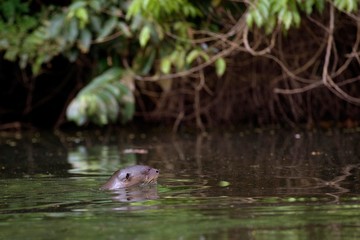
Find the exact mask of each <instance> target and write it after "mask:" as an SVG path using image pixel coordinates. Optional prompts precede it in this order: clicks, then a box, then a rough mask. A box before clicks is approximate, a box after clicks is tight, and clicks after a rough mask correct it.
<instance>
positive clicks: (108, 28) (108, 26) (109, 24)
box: [96, 17, 118, 41]
mask: <svg viewBox="0 0 360 240" xmlns="http://www.w3.org/2000/svg"><path fill="white" fill-rule="evenodd" d="M117 22H118V20H117V18H115V17H112V18H110V19H109V20H107V21H106V22H105V24H104V26H103V28H102V30H101V31H100V33H99V36H98V37H97V39H96V40H99V41H101V40H103V39H104V38H105V37H107V36H108V35H109V34H110V33H112V31H113V30H114V29H115V27H116V24H117Z"/></svg>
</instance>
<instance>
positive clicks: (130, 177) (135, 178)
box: [100, 165, 159, 190]
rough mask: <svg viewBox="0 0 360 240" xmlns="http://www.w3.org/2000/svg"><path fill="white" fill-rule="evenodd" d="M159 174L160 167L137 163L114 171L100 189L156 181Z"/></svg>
mask: <svg viewBox="0 0 360 240" xmlns="http://www.w3.org/2000/svg"><path fill="white" fill-rule="evenodd" d="M158 176H159V170H158V169H155V168H152V167H149V166H145V165H135V166H131V167H127V168H124V169H120V170H117V171H116V172H114V174H113V175H112V176H111V177H110V178H109V180H108V181H107V182H106V183H105V184H104V185H102V186H101V187H100V190H114V189H119V188H127V187H131V186H134V185H143V184H149V183H156V181H157V178H158Z"/></svg>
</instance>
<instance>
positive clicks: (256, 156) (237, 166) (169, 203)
mask: <svg viewBox="0 0 360 240" xmlns="http://www.w3.org/2000/svg"><path fill="white" fill-rule="evenodd" d="M159 132H161V131H155V130H154V131H148V132H139V131H134V132H129V131H123V130H108V131H94V132H85V131H84V132H74V133H63V132H57V133H51V134H50V133H46V132H28V133H8V132H3V133H1V134H0V174H1V175H0V176H1V178H0V186H1V187H0V239H201V240H202V239H253V240H259V239H297V240H298V239H359V238H360V185H359V183H360V133H359V131H356V130H351V131H350V130H346V131H345V130H331V131H325V132H321V131H313V132H296V131H281V130H271V131H270V130H266V131H265V130H264V131H260V130H257V131H255V130H254V131H223V132H216V133H208V134H200V135H194V134H185V133H183V134H177V135H173V134H170V133H159ZM134 164H147V165H149V166H152V167H154V168H158V169H160V176H159V179H158V184H157V185H155V186H145V187H133V188H129V189H121V190H118V191H100V190H99V186H100V185H101V184H103V183H104V182H105V181H106V180H107V179H108V178H109V176H111V174H112V173H113V172H114V171H115V170H117V169H119V168H121V167H124V166H129V165H134Z"/></svg>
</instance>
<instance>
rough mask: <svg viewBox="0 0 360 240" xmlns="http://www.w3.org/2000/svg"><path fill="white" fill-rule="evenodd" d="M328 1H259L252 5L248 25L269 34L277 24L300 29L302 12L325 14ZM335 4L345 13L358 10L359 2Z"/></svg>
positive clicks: (338, 0)
mask: <svg viewBox="0 0 360 240" xmlns="http://www.w3.org/2000/svg"><path fill="white" fill-rule="evenodd" d="M325 3H326V0H306V1H302V0H259V1H253V2H252V3H251V4H250V7H249V9H250V12H249V14H248V15H247V16H246V21H247V24H248V25H249V26H250V27H251V26H253V25H254V24H255V25H256V26H258V27H260V28H261V27H264V29H265V30H266V32H267V33H270V32H272V31H273V30H274V28H275V26H276V25H277V23H280V24H281V26H282V27H283V28H284V29H285V30H289V29H290V27H299V26H300V22H301V12H305V13H306V14H307V15H310V14H312V13H313V11H314V10H315V9H316V10H318V11H319V12H321V13H322V12H323V10H324V8H325ZM333 4H334V5H335V6H336V7H337V8H338V9H339V10H340V11H345V12H353V11H357V9H358V1H357V0H334V1H333Z"/></svg>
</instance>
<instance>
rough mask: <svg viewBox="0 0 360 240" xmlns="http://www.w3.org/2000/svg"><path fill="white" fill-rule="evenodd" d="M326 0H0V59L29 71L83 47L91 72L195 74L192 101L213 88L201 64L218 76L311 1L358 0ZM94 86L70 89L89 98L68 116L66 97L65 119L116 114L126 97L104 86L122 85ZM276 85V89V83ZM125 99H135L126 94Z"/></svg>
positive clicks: (347, 7) (165, 86)
mask: <svg viewBox="0 0 360 240" xmlns="http://www.w3.org/2000/svg"><path fill="white" fill-rule="evenodd" d="M328 2H329V3H327V2H326V1H325V0H308V1H298V0H282V1H277V0H259V1H245V2H231V3H228V2H227V1H190V0H173V1H171V0H164V1H157V0H148V1H142V0H133V1H118V0H111V1H109V0H90V1H87V0H77V1H75V0H73V1H71V3H70V5H68V6H66V7H59V6H45V7H42V8H41V10H39V11H38V12H36V13H32V14H31V15H30V14H29V3H31V1H29V3H22V2H21V1H20V0H16V1H12V0H5V1H2V3H0V13H1V16H2V18H1V17H0V29H1V32H0V51H3V52H4V58H5V59H7V60H10V61H19V63H20V66H21V67H22V68H26V67H28V66H30V67H31V70H32V73H33V74H34V75H37V74H40V73H41V69H42V67H43V64H44V63H48V62H50V61H51V60H52V59H54V57H56V56H58V55H63V56H65V57H66V58H67V59H68V60H69V61H72V62H76V61H78V60H79V59H81V57H83V56H84V55H87V56H88V57H89V58H90V59H92V60H93V61H96V63H97V68H95V69H94V72H93V73H92V74H93V76H97V75H98V74H99V73H102V72H104V71H106V70H107V69H110V68H112V67H116V68H121V69H123V68H129V69H131V71H132V74H131V76H132V77H131V79H138V80H151V81H156V84H157V85H158V87H160V90H162V91H163V92H167V91H169V90H171V89H172V87H173V81H171V80H172V79H175V78H180V77H196V78H197V79H198V81H199V84H198V87H196V89H195V92H196V93H197V94H194V95H195V96H197V98H195V100H194V101H195V102H196V101H199V100H196V99H199V97H198V92H200V91H201V90H202V89H205V90H206V91H207V92H209V93H211V92H212V91H211V90H209V89H208V87H207V86H206V84H204V81H205V80H204V77H202V76H203V70H204V68H205V67H207V66H211V65H212V66H213V68H214V70H215V73H216V75H217V76H218V77H221V76H223V75H224V74H225V71H226V69H227V67H228V66H227V61H226V60H225V59H226V57H228V56H230V55H233V54H234V53H236V52H239V51H243V52H247V53H250V54H252V55H254V56H264V55H265V54H268V53H269V52H270V51H271V50H272V49H273V47H274V41H275V39H276V38H275V37H276V35H277V33H278V32H279V31H278V30H277V29H279V28H282V29H283V30H284V32H286V31H287V30H289V29H290V28H291V27H298V26H300V23H301V18H302V15H304V16H305V14H302V13H306V15H310V14H311V13H312V12H313V11H314V10H315V9H316V10H317V11H318V12H320V13H323V12H324V10H325V9H327V8H326V4H328V5H329V6H331V8H333V7H335V8H336V9H337V10H339V11H344V12H347V13H349V12H353V11H356V10H357V8H358V1H356V0H346V1H342V0H333V1H328ZM246 23H247V25H246ZM249 30H250V31H253V32H255V33H257V32H258V31H262V30H265V32H266V33H267V34H270V33H271V35H272V40H271V41H270V42H271V43H270V45H269V46H268V47H266V48H265V49H264V51H257V50H256V49H253V48H252V47H250V44H249V41H250V40H249V39H251V38H250V37H248V31H249ZM329 33H330V34H332V32H330V31H329ZM266 36H267V35H265V37H264V38H266ZM261 38H262V37H260V39H261ZM254 41H255V45H257V46H262V45H264V44H267V43H266V41H265V42H264V43H261V40H260V42H257V41H258V39H255V40H254ZM324 42H325V41H324ZM329 45H330V46H331V44H329ZM327 55H328V56H329V55H330V54H327ZM272 57H273V59H274V56H273V55H272ZM95 59H96V60H95ZM275 62H277V63H279V62H280V60H278V59H277V58H276V60H275ZM326 62H327V61H325V63H326ZM279 65H280V66H283V70H284V72H285V73H286V74H287V75H288V76H289V77H291V78H296V76H295V75H296V74H295V75H294V74H293V73H291V72H289V70H288V69H287V68H286V64H282V63H280V64H279ZM327 67H328V64H325V66H324V69H325V68H327ZM129 72H130V71H129ZM194 73H195V76H194ZM123 77H128V76H125V75H124V76H123ZM322 77H323V82H324V84H325V85H326V86H327V87H329V88H330V90H332V91H334V92H335V93H336V94H337V95H339V96H340V97H342V98H343V99H346V100H349V101H353V102H356V101H355V100H354V99H352V98H351V97H349V96H347V95H346V93H345V92H343V91H341V89H340V90H339V89H338V88H337V85H336V84H335V83H334V82H333V81H332V80H331V79H329V80H328V82H327V81H326V78H325V74H324V76H322ZM94 81H95V79H94V80H93V81H90V84H95V83H93V82H94ZM96 81H98V80H96ZM131 81H133V80H131ZM132 85H134V83H132ZM310 86H312V85H310ZM316 86H319V84H316ZM141 87H143V88H145V87H144V86H141ZM141 87H140V88H141ZM89 88H93V87H90V86H89ZM100 88H101V90H96V91H95V90H92V91H91V94H92V97H91V98H90V97H89V96H90V94H84V92H87V91H88V90H86V91H85V90H84V92H82V93H81V94H80V95H79V96H78V97H77V100H75V102H80V100H79V99H81V102H87V105H89V106H90V105H91V106H92V107H90V108H91V111H90V110H89V111H85V110H81V111H82V112H81V113H79V116H77V117H76V119H75V118H74V117H73V116H75V113H74V112H73V111H70V110H73V109H74V107H73V106H74V105H72V106H71V107H72V109H70V110H69V111H70V112H73V114H71V116H72V117H71V118H70V119H71V120H76V122H77V123H78V124H80V125H81V124H84V123H85V122H86V121H87V120H88V121H93V122H95V123H97V124H107V123H109V122H112V121H114V120H115V119H116V118H117V117H118V116H119V115H118V114H117V113H121V107H114V104H115V103H117V104H119V105H127V104H129V102H126V101H125V102H123V101H122V100H124V98H121V97H120V96H119V95H116V94H114V93H111V91H109V89H111V88H113V89H116V90H119V89H122V88H123V86H122V84H119V82H118V81H115V80H114V81H108V82H107V84H106V87H104V86H101V87H100ZM105 89H107V90H105ZM130 91H134V89H130ZM277 92H278V93H281V89H280V90H277ZM114 98H116V99H114ZM114 100H116V101H114ZM104 102H108V103H110V105H111V106H112V108H113V107H114V111H113V112H111V110H110V109H109V108H106V104H103V103H104ZM131 102H132V103H131V104H132V105H134V102H133V100H131ZM194 106H195V107H194V111H195V112H196V114H191V115H194V116H195V117H196V120H197V124H198V125H201V116H200V115H201V113H202V112H204V111H205V110H204V111H202V110H200V106H199V104H194ZM90 108H89V109H90ZM131 108H134V106H132V107H131ZM119 109H120V110H119ZM78 110H79V111H80V109H78ZM80 115H82V117H80ZM120 115H121V117H122V122H126V121H128V120H130V119H131V117H132V115H133V112H130V111H129V112H127V113H122V114H120ZM130 115H131V116H130ZM209 115H211V114H209ZM80 119H81V120H80Z"/></svg>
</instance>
